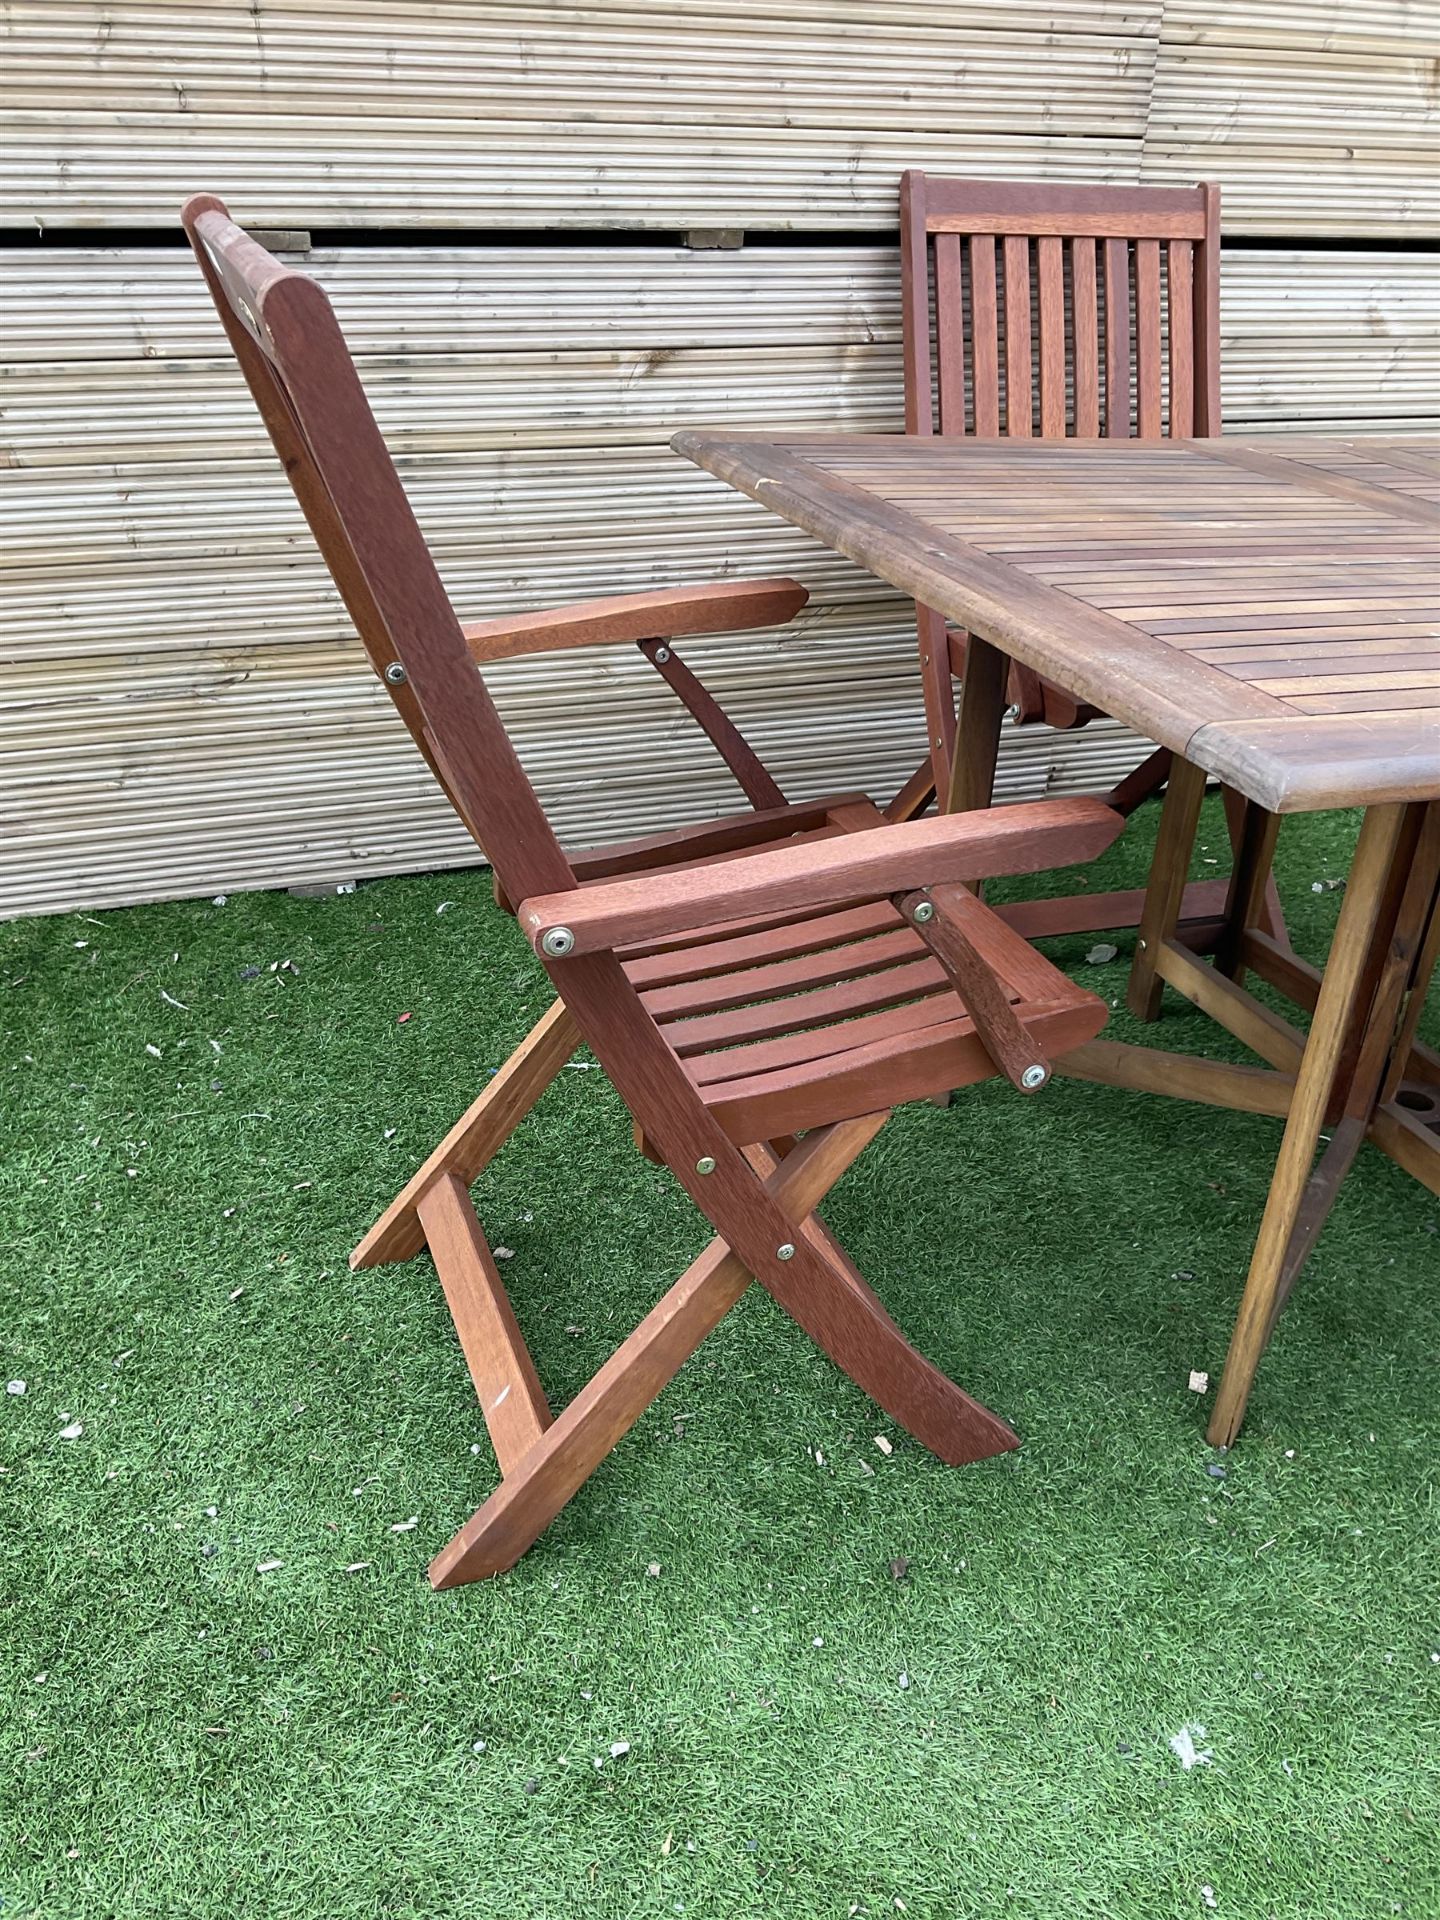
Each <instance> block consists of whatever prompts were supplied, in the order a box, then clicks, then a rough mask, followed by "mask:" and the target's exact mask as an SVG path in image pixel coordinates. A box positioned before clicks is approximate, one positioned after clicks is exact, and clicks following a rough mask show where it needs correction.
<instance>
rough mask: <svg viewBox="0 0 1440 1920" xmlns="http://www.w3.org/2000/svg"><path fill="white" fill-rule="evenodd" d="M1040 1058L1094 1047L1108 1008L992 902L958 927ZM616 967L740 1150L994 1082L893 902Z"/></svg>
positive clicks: (738, 932)
mask: <svg viewBox="0 0 1440 1920" xmlns="http://www.w3.org/2000/svg"><path fill="white" fill-rule="evenodd" d="M966 931H967V933H968V935H969V937H970V939H971V941H972V944H974V945H975V947H976V949H977V951H978V952H979V953H980V954H981V957H982V958H983V959H984V960H985V961H986V962H987V964H988V965H989V966H990V967H991V968H993V970H994V972H995V974H996V975H997V977H998V979H999V980H1000V982H1001V984H1002V986H1003V989H1004V991H1005V994H1006V997H1007V999H1008V1000H1009V1001H1010V1003H1011V1004H1012V1006H1014V1008H1015V1010H1016V1012H1017V1014H1018V1015H1019V1017H1020V1019H1021V1020H1022V1022H1023V1023H1024V1024H1025V1026H1026V1027H1027V1028H1028V1029H1029V1030H1030V1032H1031V1033H1032V1034H1033V1035H1034V1037H1035V1039H1036V1042H1037V1044H1038V1046H1039V1048H1040V1050H1041V1051H1042V1052H1044V1053H1045V1054H1047V1055H1054V1054H1059V1053H1063V1052H1065V1051H1066V1050H1067V1049H1069V1048H1071V1047H1074V1046H1078V1045H1080V1043H1081V1042H1082V1041H1085V1040H1090V1039H1093V1038H1094V1037H1095V1035H1096V1034H1097V1033H1098V1032H1099V1031H1100V1029H1101V1027H1102V1026H1103V1025H1104V1023H1105V1018H1106V1012H1107V1009H1106V1007H1105V1003H1104V1002H1103V1001H1102V1000H1100V999H1099V998H1098V997H1097V996H1096V995H1095V994H1093V993H1089V992H1087V991H1086V990H1085V989H1084V988H1082V987H1079V986H1077V985H1076V984H1075V983H1074V982H1073V981H1072V980H1068V979H1067V978H1066V976H1065V975H1064V974H1063V973H1061V972H1060V970H1059V968H1057V967H1055V966H1053V965H1052V964H1051V962H1050V961H1048V960H1047V959H1045V958H1044V956H1043V955H1041V954H1039V953H1037V952H1036V951H1035V949H1034V948H1033V947H1031V946H1030V945H1029V944H1028V943H1027V942H1026V941H1025V940H1024V939H1023V938H1022V937H1021V936H1020V935H1019V934H1017V933H1016V932H1014V930H1013V929H1012V928H1010V927H1008V926H1007V925H1006V924H1005V922H1004V921H1003V920H1001V919H1000V918H999V916H998V915H997V914H995V913H993V912H991V911H989V910H988V909H981V910H980V911H979V912H978V913H976V914H975V915H974V918H973V924H972V925H968V926H967V929H966ZM624 964H625V970H626V972H627V974H628V975H629V977H630V979H631V981H632V982H633V984H634V985H635V986H636V987H637V988H638V989H639V991H640V995H641V999H642V1000H643V1002H644V1004H645V1006H646V1008H647V1009H648V1011H649V1012H650V1013H651V1014H652V1015H653V1016H654V1018H655V1020H656V1021H657V1022H658V1024H659V1026H660V1031H661V1033H662V1034H663V1036H664V1037H665V1039H666V1041H667V1042H668V1043H669V1045H670V1047H671V1048H672V1049H673V1051H674V1052H675V1054H676V1055H677V1056H678V1058H679V1059H680V1060H681V1062H682V1064H683V1065H684V1067H685V1070H686V1073H687V1074H688V1076H689V1078H690V1080H691V1083H692V1084H693V1085H694V1086H695V1088H696V1089H697V1091H698V1092H699V1094H700V1097H701V1098H702V1100H703V1101H704V1102H705V1104H706V1106H707V1107H708V1108H709V1109H710V1110H711V1112H712V1113H713V1114H714V1116H715V1117H716V1119H717V1120H718V1121H719V1122H720V1124H721V1125H722V1126H723V1127H724V1128H725V1131H726V1132H727V1133H728V1134H729V1136H730V1137H731V1139H733V1140H735V1141H736V1142H737V1143H738V1144H740V1145H750V1144H753V1143H754V1142H757V1141H761V1140H773V1139H778V1138H781V1137H783V1136H785V1135H788V1134H792V1133H797V1132H802V1131H804V1130H806V1129H808V1128H811V1127H817V1126H826V1125H829V1124H830V1123H831V1122H833V1121H837V1120H844V1119H852V1118H855V1117H857V1116H859V1115H861V1114H864V1113H869V1112H873V1111H874V1110H875V1109H876V1108H877V1107H889V1106H893V1105H895V1104H897V1103H898V1102H900V1101H904V1100H915V1099H921V1098H924V1097H926V1096H928V1095H930V1094H935V1093H940V1092H943V1091H945V1090H948V1089H950V1088H953V1087H960V1086H965V1085H967V1084H969V1083H970V1082H972V1081H976V1080H984V1079H989V1078H992V1077H993V1076H994V1074H995V1071H996V1069H995V1064H994V1062H993V1061H992V1060H991V1058H990V1056H989V1054H988V1053H987V1051H986V1049H985V1047H984V1045H983V1043H982V1041H981V1040H980V1038H979V1036H978V1035H977V1033H976V1030H975V1024H974V1022H973V1021H972V1020H971V1018H970V1015H969V1013H968V1011H967V1009H966V1007H965V1004H964V1001H963V1000H962V999H961V997H960V995H959V994H958V993H957V991H956V990H955V988H954V987H953V986H952V985H951V983H950V981H949V979H948V978H947V976H946V974H945V972H944V971H943V969H942V968H941V966H940V963H939V962H938V960H936V959H935V958H934V957H933V956H932V955H931V953H930V952H929V950H928V948H927V947H926V945H925V943H924V941H923V940H922V938H921V936H920V935H919V934H918V933H917V932H916V931H915V929H914V928H913V927H911V926H910V925H908V924H907V922H906V921H905V920H904V919H902V917H901V915H900V914H899V912H898V911H897V910H896V908H895V907H894V905H893V904H892V903H891V901H890V900H889V899H871V900H863V901H858V902H855V903H854V904H851V905H847V906H843V907H838V908H832V909H829V910H827V911H825V912H822V913H813V912H812V913H808V914H795V915H791V916H788V917H778V916H771V917H769V918H768V919H765V920H760V921H756V920H751V921H736V922H732V923H731V924H730V925H729V926H728V927H725V928H715V927H710V928H705V929H700V930H696V931H695V932H693V933H690V934H686V935H682V936H678V937H672V938H670V939H669V940H667V941H665V942H664V943H657V945H656V947H652V948H646V949H639V948H636V949H631V950H630V952H629V953H628V954H627V956H626V958H625V962H624Z"/></svg>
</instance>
